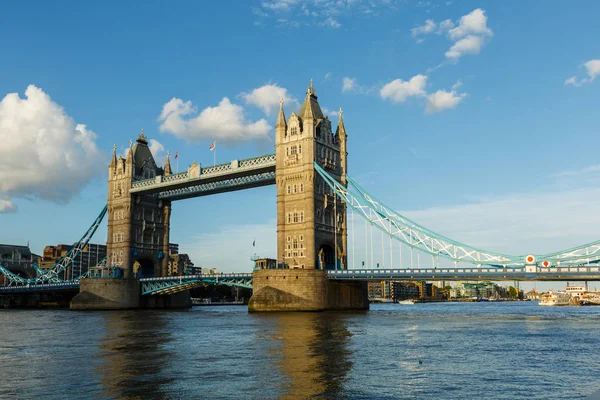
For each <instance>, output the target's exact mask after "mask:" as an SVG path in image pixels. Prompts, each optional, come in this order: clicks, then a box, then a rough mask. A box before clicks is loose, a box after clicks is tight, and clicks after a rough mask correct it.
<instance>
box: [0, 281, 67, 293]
mask: <svg viewBox="0 0 600 400" xmlns="http://www.w3.org/2000/svg"><path fill="white" fill-rule="evenodd" d="M76 289H79V282H61V283H39V284H35V283H27V284H24V285H17V286H0V294H9V293H37V292H48V291H61V290H76Z"/></svg>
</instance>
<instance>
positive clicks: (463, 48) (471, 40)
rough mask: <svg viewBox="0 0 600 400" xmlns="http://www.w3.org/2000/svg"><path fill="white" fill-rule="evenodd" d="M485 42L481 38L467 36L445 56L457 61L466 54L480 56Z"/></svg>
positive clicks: (455, 44)
mask: <svg viewBox="0 0 600 400" xmlns="http://www.w3.org/2000/svg"><path fill="white" fill-rule="evenodd" d="M483 42H484V40H483V37H481V36H473V35H470V36H467V37H466V38H463V39H460V40H459V41H458V42H456V43H454V45H452V47H450V50H448V51H447V52H446V53H445V56H446V57H448V58H452V59H455V60H456V59H459V58H460V57H462V56H463V55H465V54H479V52H480V51H481V47H483Z"/></svg>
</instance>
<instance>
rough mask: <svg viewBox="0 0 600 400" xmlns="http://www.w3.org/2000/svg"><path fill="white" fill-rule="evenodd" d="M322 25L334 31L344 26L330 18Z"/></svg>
mask: <svg viewBox="0 0 600 400" xmlns="http://www.w3.org/2000/svg"><path fill="white" fill-rule="evenodd" d="M322 25H323V26H326V27H329V28H334V29H335V28H339V27H340V26H342V24H340V23H339V22H338V20H336V19H335V18H333V17H328V18H327V19H326V20H325V21H323V23H322Z"/></svg>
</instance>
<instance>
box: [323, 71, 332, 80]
mask: <svg viewBox="0 0 600 400" xmlns="http://www.w3.org/2000/svg"><path fill="white" fill-rule="evenodd" d="M329 78H331V72H328V73H326V74H325V77H324V79H323V80H324V81H328V80H329Z"/></svg>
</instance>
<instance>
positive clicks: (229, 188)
mask: <svg viewBox="0 0 600 400" xmlns="http://www.w3.org/2000/svg"><path fill="white" fill-rule="evenodd" d="M274 184H275V170H273V171H272V172H265V173H261V174H256V175H248V176H242V177H239V178H233V179H222V180H219V181H214V182H210V183H203V184H200V185H193V186H186V187H183V188H180V189H173V190H165V191H163V192H161V193H160V194H159V195H158V197H159V198H160V199H168V200H181V199H186V198H190V197H199V196H207V195H210V194H217V193H223V192H233V191H236V190H242V189H249V188H253V187H259V186H266V185H274Z"/></svg>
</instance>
